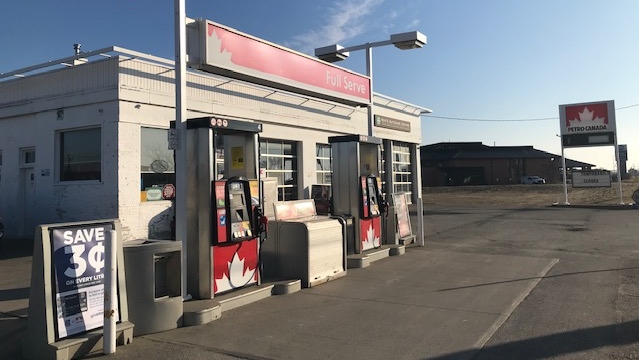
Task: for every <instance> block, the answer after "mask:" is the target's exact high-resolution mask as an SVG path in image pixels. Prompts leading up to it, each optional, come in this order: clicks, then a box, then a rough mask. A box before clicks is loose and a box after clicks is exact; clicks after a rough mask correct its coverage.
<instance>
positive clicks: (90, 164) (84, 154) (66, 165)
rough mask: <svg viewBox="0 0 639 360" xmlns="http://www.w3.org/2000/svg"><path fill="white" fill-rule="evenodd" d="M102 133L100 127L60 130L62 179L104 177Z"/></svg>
mask: <svg viewBox="0 0 639 360" xmlns="http://www.w3.org/2000/svg"><path fill="white" fill-rule="evenodd" d="M101 134H102V131H101V129H100V128H92V129H82V130H71V131H63V132H60V161H59V164H60V181H79V180H98V181H99V180H101V179H102V135H101ZM25 160H26V159H25ZM33 160H34V161H35V153H34V154H33Z"/></svg>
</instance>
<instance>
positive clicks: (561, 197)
mask: <svg viewBox="0 0 639 360" xmlns="http://www.w3.org/2000/svg"><path fill="white" fill-rule="evenodd" d="M637 189H639V178H634V179H630V180H624V181H622V194H623V197H622V199H623V203H624V204H626V205H629V204H634V201H633V200H632V194H633V192H634V191H635V190H637ZM423 200H424V205H429V204H431V205H460V204H467V205H471V204H476V205H499V206H550V205H553V204H564V203H565V202H566V196H565V193H564V186H563V184H544V185H500V186H496V185H485V186H442V187H426V188H424V189H423ZM568 202H569V203H570V204H571V205H620V200H619V184H618V183H617V182H613V183H612V186H611V187H604V188H573V187H572V185H570V184H568Z"/></svg>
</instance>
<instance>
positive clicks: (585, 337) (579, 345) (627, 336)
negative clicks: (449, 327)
mask: <svg viewBox="0 0 639 360" xmlns="http://www.w3.org/2000/svg"><path fill="white" fill-rule="evenodd" d="M637 342H639V320H633V321H629V322H625V323H621V324H613V325H605V326H598V327H593V328H588V329H580V330H575V331H568V332H563V333H558V334H553V335H547V336H540V337H536V338H531V339H525V340H518V341H513V342H509V343H505V344H499V345H492V346H486V347H484V348H482V349H470V350H466V351H460V352H456V353H451V354H446V355H442V356H438V357H434V358H429V360H459V359H472V360H484V359H491V360H494V359H509V360H510V359H519V360H521V359H551V358H555V357H560V356H562V355H566V354H571V353H578V352H585V351H589V350H595V349H597V348H603V347H608V346H623V345H631V344H634V343H637ZM619 355H621V354H619Z"/></svg>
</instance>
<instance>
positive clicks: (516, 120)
mask: <svg viewBox="0 0 639 360" xmlns="http://www.w3.org/2000/svg"><path fill="white" fill-rule="evenodd" d="M636 106H639V104H633V105H628V106H622V107H618V108H616V109H615V110H623V109H628V108H632V107H636ZM425 116H426V117H429V118H435V119H445V120H456V121H480V122H482V121H483V122H524V121H549V120H559V118H558V117H556V116H555V117H547V118H532V119H474V118H460V117H452V116H436V115H430V114H428V115H425Z"/></svg>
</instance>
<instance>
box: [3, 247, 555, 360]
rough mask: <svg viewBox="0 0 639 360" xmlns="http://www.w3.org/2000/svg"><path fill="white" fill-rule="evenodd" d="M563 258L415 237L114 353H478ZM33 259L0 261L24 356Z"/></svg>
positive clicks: (12, 327) (9, 346) (11, 339)
mask: <svg viewBox="0 0 639 360" xmlns="http://www.w3.org/2000/svg"><path fill="white" fill-rule="evenodd" d="M555 263H556V260H555V259H551V258H539V257H522V256H510V255H508V256H507V255H489V254H479V253H457V252H450V251H442V250H435V251H432V250H427V248H419V247H412V248H408V249H407V251H406V254H404V255H402V256H394V257H389V258H386V259H383V260H380V261H377V262H374V263H373V264H372V265H371V266H370V267H368V268H363V269H349V270H348V274H347V275H346V276H345V277H343V278H341V279H337V280H334V281H331V282H329V283H326V284H323V285H320V286H317V287H314V288H308V289H302V290H301V291H300V292H297V293H293V294H289V295H279V296H271V297H269V298H267V299H265V300H262V301H259V302H255V303H252V304H249V305H246V306H243V307H240V308H237V309H234V310H230V311H227V312H224V313H223V315H222V318H220V319H218V320H216V321H213V322H211V323H209V324H206V325H201V326H193V327H184V328H180V329H176V330H172V331H167V332H163V333H157V334H151V335H146V336H141V337H136V338H134V341H133V343H132V344H130V345H127V346H122V347H118V348H117V351H116V353H115V354H113V355H110V356H108V358H110V359H141V358H165V359H233V358H246V359H265V358H267V359H300V358H304V359H330V358H343V359H346V358H348V359H364V358H366V359H390V358H394V359H400V358H401V359H424V358H431V357H437V356H443V355H446V354H452V353H462V352H463V353H464V354H467V355H468V358H470V357H472V355H473V354H474V352H475V350H476V349H479V348H481V346H482V345H483V344H484V343H485V342H486V341H488V340H489V339H490V337H491V336H492V334H493V333H494V332H495V331H496V330H497V329H498V328H499V326H500V325H501V324H502V323H503V322H504V321H505V320H506V319H507V318H508V316H509V315H510V314H511V312H512V311H513V310H514V309H515V308H516V307H517V305H518V304H519V303H520V302H521V301H522V300H523V299H524V298H525V297H526V296H527V294H528V293H529V292H530V291H531V290H532V289H533V288H534V287H535V285H536V284H537V283H538V282H539V280H540V279H541V277H543V275H544V274H545V273H546V272H547V271H548V270H549V269H550V268H551V267H552V266H553V265H554V264H555ZM30 266H31V265H30V257H29V256H20V254H17V255H16V256H15V257H14V258H9V259H3V260H1V261H0V272H1V273H2V274H3V276H2V282H1V283H0V315H1V316H2V317H1V319H2V322H1V323H0V348H2V349H3V350H5V351H3V356H6V358H10V359H16V358H20V350H21V349H20V346H19V343H20V342H21V340H22V338H23V337H24V334H25V329H26V324H27V321H26V319H25V316H26V309H27V308H28V287H29V279H30V278H29V276H30V270H31V269H30ZM90 357H91V358H94V357H95V358H101V357H102V356H101V355H91V356H90ZM105 358H106V357H105Z"/></svg>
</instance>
